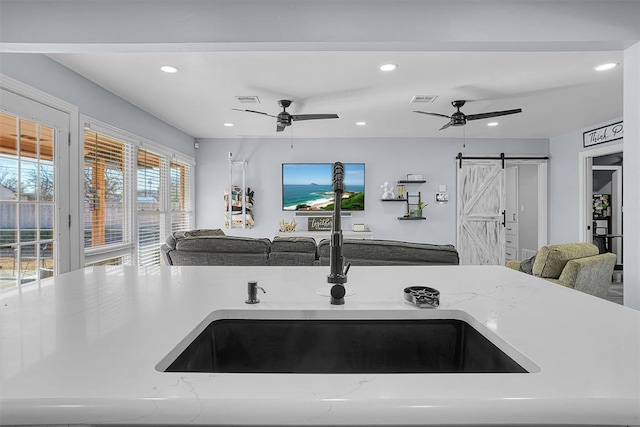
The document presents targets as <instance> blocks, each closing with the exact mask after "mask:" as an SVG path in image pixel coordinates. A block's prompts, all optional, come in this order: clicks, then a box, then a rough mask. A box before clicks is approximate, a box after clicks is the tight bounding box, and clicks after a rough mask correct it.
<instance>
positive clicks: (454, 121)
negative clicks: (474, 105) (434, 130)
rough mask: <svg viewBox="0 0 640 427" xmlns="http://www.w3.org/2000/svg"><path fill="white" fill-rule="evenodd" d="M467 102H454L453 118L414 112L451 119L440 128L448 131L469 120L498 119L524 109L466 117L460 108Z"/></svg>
mask: <svg viewBox="0 0 640 427" xmlns="http://www.w3.org/2000/svg"><path fill="white" fill-rule="evenodd" d="M465 102H466V101H462V100H460V101H453V102H452V103H451V105H453V106H454V107H455V108H456V109H457V111H456V112H455V113H453V114H452V115H451V116H445V115H444V114H438V113H427V112H426V111H414V113H421V114H428V115H430V116H438V117H446V118H447V119H449V123H447V124H445V125H444V126H442V127H441V128H440V130H443V129H446V128H448V127H449V126H464V125H466V124H467V120H478V119H488V118H490V117H498V116H506V115H509V114H516V113H521V112H522V109H520V108H518V109H515V110H504V111H492V112H490V113H480V114H469V115H466V114H464V113H463V112H462V111H460V108H461V107H462V106H463V105H464V104H465Z"/></svg>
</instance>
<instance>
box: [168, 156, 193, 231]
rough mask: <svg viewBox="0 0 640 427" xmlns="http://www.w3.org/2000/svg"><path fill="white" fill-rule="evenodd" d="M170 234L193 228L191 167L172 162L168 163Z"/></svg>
mask: <svg viewBox="0 0 640 427" xmlns="http://www.w3.org/2000/svg"><path fill="white" fill-rule="evenodd" d="M169 169H170V204H171V226H170V232H174V231H182V230H190V229H192V228H193V227H194V215H193V195H192V194H191V190H192V188H193V181H192V179H193V176H192V173H193V166H192V165H189V164H184V163H180V162H177V161H172V162H171V163H170V168H169Z"/></svg>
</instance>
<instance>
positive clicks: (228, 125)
mask: <svg viewBox="0 0 640 427" xmlns="http://www.w3.org/2000/svg"><path fill="white" fill-rule="evenodd" d="M224 126H226V127H228V128H230V127H233V123H225V124H224Z"/></svg>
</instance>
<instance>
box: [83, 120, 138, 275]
mask: <svg viewBox="0 0 640 427" xmlns="http://www.w3.org/2000/svg"><path fill="white" fill-rule="evenodd" d="M133 150H134V148H133V145H132V144H127V143H126V142H124V141H121V140H118V139H116V138H113V137H110V136H107V135H104V134H101V133H98V132H95V131H93V130H91V129H86V130H85V132H84V201H83V206H84V247H85V264H94V263H95V262H100V261H102V260H104V259H108V258H111V257H113V256H114V255H116V253H125V254H127V255H128V257H127V258H128V259H129V260H131V255H133V249H134V239H133V233H132V232H131V224H132V214H133V209H132V207H133V202H132V198H131V196H130V194H131V191H132V189H131V185H132V182H131V176H132V174H131V170H132V168H133ZM129 263H131V261H129Z"/></svg>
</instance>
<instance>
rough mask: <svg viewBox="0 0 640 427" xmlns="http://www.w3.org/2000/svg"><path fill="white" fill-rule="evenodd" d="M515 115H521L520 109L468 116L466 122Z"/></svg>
mask: <svg viewBox="0 0 640 427" xmlns="http://www.w3.org/2000/svg"><path fill="white" fill-rule="evenodd" d="M516 113H522V109H521V108H518V109H515V110H504V111H493V112H491V113H481V114H468V115H467V120H478V119H488V118H490V117H498V116H506V115H509V114H516Z"/></svg>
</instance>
